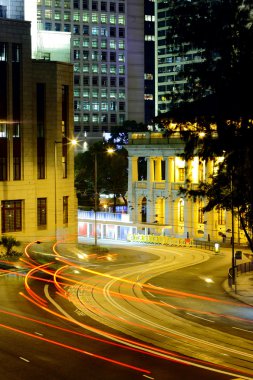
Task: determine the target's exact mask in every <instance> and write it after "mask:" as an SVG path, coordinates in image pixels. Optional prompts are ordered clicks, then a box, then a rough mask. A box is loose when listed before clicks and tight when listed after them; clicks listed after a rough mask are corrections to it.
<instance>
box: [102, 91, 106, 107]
mask: <svg viewBox="0 0 253 380" xmlns="http://www.w3.org/2000/svg"><path fill="white" fill-rule="evenodd" d="M101 98H107V89H106V88H101ZM101 107H102V106H101Z"/></svg>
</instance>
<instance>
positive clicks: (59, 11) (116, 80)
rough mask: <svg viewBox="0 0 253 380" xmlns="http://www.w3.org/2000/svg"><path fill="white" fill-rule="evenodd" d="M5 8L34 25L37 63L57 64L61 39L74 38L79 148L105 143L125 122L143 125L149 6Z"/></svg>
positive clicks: (71, 2)
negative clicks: (105, 136) (54, 60)
mask: <svg viewBox="0 0 253 380" xmlns="http://www.w3.org/2000/svg"><path fill="white" fill-rule="evenodd" d="M0 3H2V4H3V5H6V6H7V14H8V12H9V14H12V15H13V16H15V15H16V17H14V18H21V17H22V11H23V13H24V18H25V19H26V20H30V21H32V36H33V38H32V40H33V55H34V56H35V57H36V58H44V59H52V56H51V54H52V49H53V50H54V52H56V50H57V49H59V44H58V38H59V34H62V33H64V34H67V35H68V34H69V35H70V37H71V39H70V45H71V51H70V61H71V62H72V63H73V64H74V131H75V134H76V135H77V136H78V139H79V141H80V142H81V141H84V140H86V139H88V141H94V140H96V139H101V137H102V136H103V133H105V132H109V131H110V129H111V127H112V126H118V125H122V124H123V123H124V121H125V120H136V121H137V122H144V22H143V17H144V0H138V1H135V0H128V1H125V0H112V1H102V0H96V1H93V0H54V1H52V0H37V1H36V0H23V1H22V0H13V1H11V2H10V1H8V0H1V1H0ZM8 8H9V10H8ZM17 10H19V12H18V11H17ZM34 10H36V15H34ZM34 16H35V17H34ZM36 19H37V22H36ZM42 32H43V33H42ZM67 35H66V38H67ZM34 36H35V37H34ZM56 36H58V37H56ZM38 37H39V38H38ZM36 41H37V42H36ZM65 41H66V40H65ZM50 42H51V44H50ZM52 45H53V46H52ZM82 148H83V146H82V145H81V147H80V149H82Z"/></svg>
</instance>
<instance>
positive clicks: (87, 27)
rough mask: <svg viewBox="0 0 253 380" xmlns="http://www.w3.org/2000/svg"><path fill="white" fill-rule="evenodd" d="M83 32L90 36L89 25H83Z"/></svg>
mask: <svg viewBox="0 0 253 380" xmlns="http://www.w3.org/2000/svg"><path fill="white" fill-rule="evenodd" d="M83 34H84V35H85V36H88V35H89V26H88V25H84V26H83Z"/></svg>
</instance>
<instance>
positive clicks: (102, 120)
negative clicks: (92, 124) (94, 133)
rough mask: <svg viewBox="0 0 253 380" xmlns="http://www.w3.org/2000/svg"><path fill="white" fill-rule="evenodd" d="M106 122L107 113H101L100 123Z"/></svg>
mask: <svg viewBox="0 0 253 380" xmlns="http://www.w3.org/2000/svg"><path fill="white" fill-rule="evenodd" d="M107 122H108V116H107V114H102V115H101V123H107Z"/></svg>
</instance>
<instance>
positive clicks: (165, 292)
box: [10, 243, 248, 373]
mask: <svg viewBox="0 0 253 380" xmlns="http://www.w3.org/2000/svg"><path fill="white" fill-rule="evenodd" d="M32 244H34V243H31V244H29V246H31V245H32ZM57 244H58V243H56V244H55V245H54V247H53V250H54V253H55V255H56V256H57V257H56V260H57V261H58V262H59V261H61V262H63V263H65V264H66V265H65V266H64V267H61V268H60V269H59V270H58V273H57V274H58V275H57V276H55V275H54V276H55V278H56V277H58V278H61V279H64V280H65V281H66V282H67V283H66V284H63V285H65V286H66V285H69V283H76V284H83V282H80V281H76V280H72V279H70V278H69V277H67V278H66V277H63V276H61V275H59V273H60V272H61V269H62V270H63V268H67V267H68V266H69V267H76V268H78V269H79V270H81V271H86V272H87V273H89V274H94V275H96V276H97V275H98V276H100V278H103V279H108V278H109V279H111V280H112V281H115V282H116V281H120V282H121V283H125V284H128V285H129V284H130V285H131V286H132V287H135V286H137V287H140V288H143V289H144V290H145V289H149V290H150V291H152V292H153V293H155V292H156V291H157V287H155V286H152V285H147V284H142V283H139V282H136V281H130V280H127V279H124V278H120V277H115V276H111V275H107V274H102V273H100V272H97V271H94V270H91V269H87V268H83V267H81V266H79V265H73V263H72V262H71V261H68V260H66V258H64V257H61V256H60V255H59V254H58V252H57V251H56V246H57ZM27 255H28V257H29V259H30V260H31V258H30V256H29V254H28V252H27ZM51 264H55V263H50V264H46V265H51ZM30 265H31V264H30ZM33 270H34V272H35V271H36V270H41V271H45V272H46V273H49V272H47V271H46V269H45V268H43V265H42V266H40V265H36V266H34V268H33ZM33 270H31V271H30V272H31V273H33ZM30 272H29V273H30ZM10 273H13V272H10ZM31 273H30V275H29V278H34V276H32V275H31ZM49 274H50V275H52V272H50V273H49ZM37 279H38V280H40V281H41V280H43V279H41V278H37ZM51 282H52V281H51ZM57 283H58V286H59V287H60V290H59V288H58V290H59V292H60V295H61V296H62V291H63V289H62V287H61V286H60V285H59V282H58V280H57ZM27 285H28V284H27ZM27 291H28V294H30V295H31V297H32V298H33V299H30V298H29V297H27V296H25V295H24V294H22V295H23V296H24V297H25V298H27V300H29V301H30V302H33V303H34V304H35V305H36V306H37V307H40V308H42V309H44V310H46V311H48V312H50V313H52V314H54V315H56V316H58V317H61V318H62V317H63V316H62V315H61V314H58V313H55V312H52V311H51V310H49V309H48V308H47V307H46V306H45V305H44V304H43V302H41V300H42V301H44V300H43V299H42V298H41V297H39V296H37V295H36V294H35V293H34V292H33V291H32V290H31V289H30V287H29V285H28V288H27ZM100 291H101V290H100ZM30 292H31V293H30ZM109 293H110V294H112V292H111V291H110V290H109ZM113 293H115V296H116V294H117V296H118V297H119V295H118V292H113ZM158 294H162V295H167V296H176V297H178V296H179V297H183V298H185V297H192V298H197V299H202V300H206V301H209V302H210V301H211V302H222V303H224V302H223V301H219V300H216V299H213V298H208V297H202V296H197V295H194V294H190V293H185V292H178V291H175V290H173V289H162V292H161V293H160V290H159V291H158ZM120 297H121V298H122V294H120ZM124 297H126V298H128V296H127V295H123V298H124ZM133 299H135V301H136V298H135V297H133ZM44 302H46V303H47V301H44ZM152 303H153V302H152ZM227 304H230V305H234V304H235V303H234V302H227ZM237 305H238V303H237ZM243 306H244V307H248V306H245V305H243ZM187 310H191V311H192V309H187ZM218 315H219V314H218ZM225 317H227V316H225ZM66 319H67V320H68V321H69V319H68V318H66ZM238 319H240V318H238ZM242 320H243V319H242ZM72 322H73V321H72ZM78 324H79V323H78ZM83 326H85V325H83ZM85 328H89V329H90V327H89V326H87V327H85ZM96 333H98V334H104V333H103V332H102V331H101V330H100V332H99V330H98V332H96ZM109 335H110V334H109ZM109 335H108V336H109ZM115 337H116V338H115ZM109 339H121V341H124V339H123V340H122V338H121V337H117V336H114V337H113V336H109ZM126 341H128V340H126ZM129 342H131V341H130V340H129ZM132 342H134V341H132ZM124 344H129V343H126V342H125V341H124ZM131 344H132V343H131ZM134 344H136V342H134ZM147 347H149V346H147ZM152 350H153V348H152ZM165 352H166V351H165ZM157 355H158V354H157ZM173 355H174V354H173ZM158 356H159V357H160V354H159V355H158ZM168 360H173V361H174V360H175V361H177V360H178V359H175V358H172V359H171V358H169V359H168ZM193 360H194V359H193ZM200 362H201V363H205V362H202V361H200ZM184 364H187V365H192V364H191V363H189V362H187V361H186V362H185V363H184ZM214 366H215V364H214ZM203 368H206V369H210V368H208V367H206V366H204V367H203ZM219 368H225V370H227V368H226V367H222V366H219ZM233 370H234V369H233ZM235 371H236V372H237V373H244V372H242V371H238V370H235ZM224 373H227V372H224Z"/></svg>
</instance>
